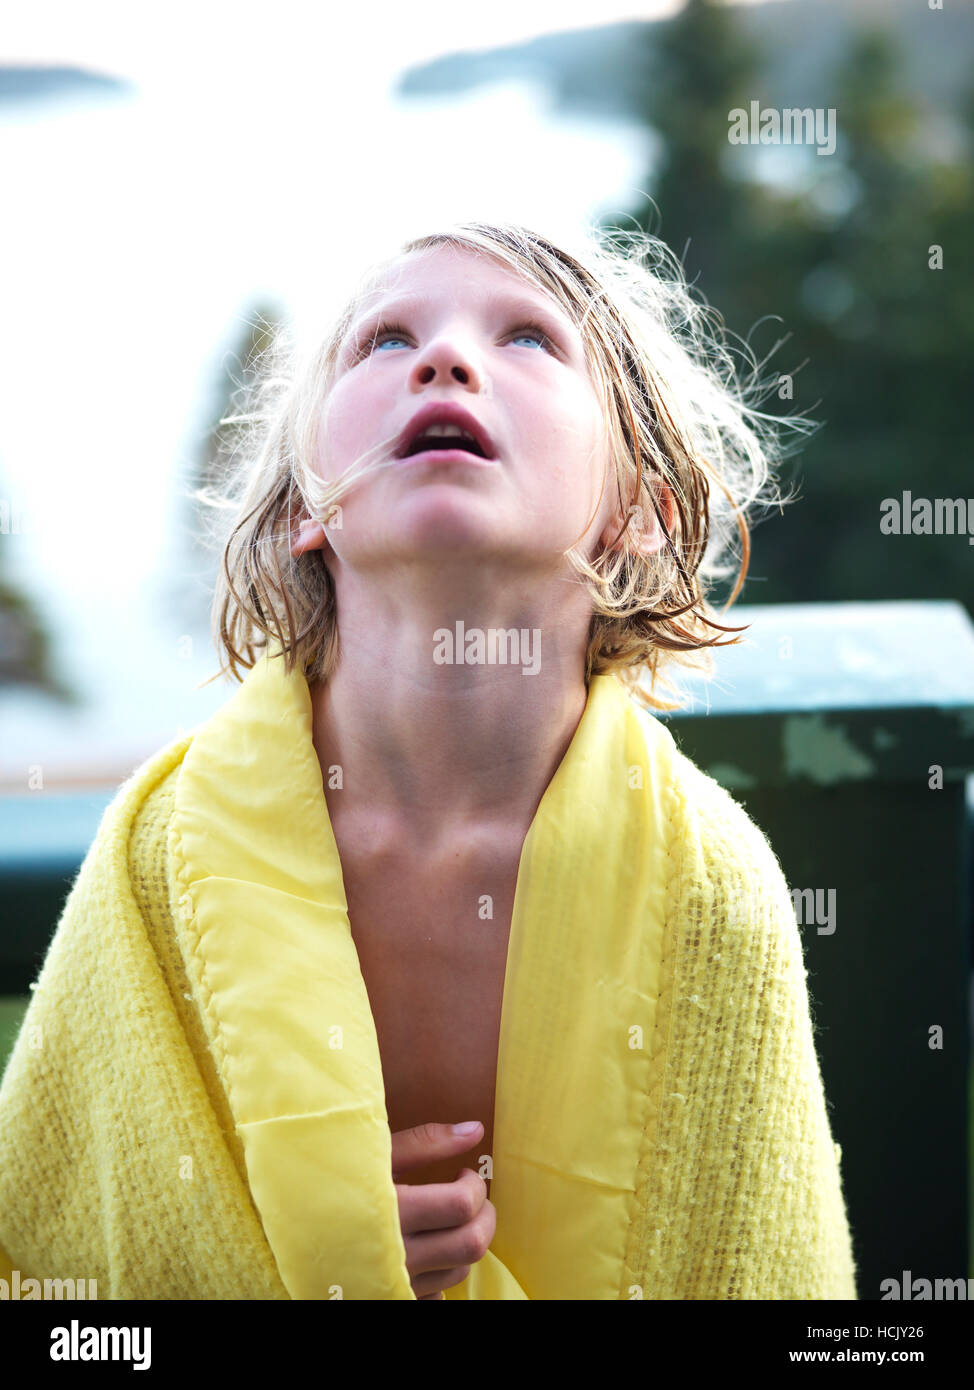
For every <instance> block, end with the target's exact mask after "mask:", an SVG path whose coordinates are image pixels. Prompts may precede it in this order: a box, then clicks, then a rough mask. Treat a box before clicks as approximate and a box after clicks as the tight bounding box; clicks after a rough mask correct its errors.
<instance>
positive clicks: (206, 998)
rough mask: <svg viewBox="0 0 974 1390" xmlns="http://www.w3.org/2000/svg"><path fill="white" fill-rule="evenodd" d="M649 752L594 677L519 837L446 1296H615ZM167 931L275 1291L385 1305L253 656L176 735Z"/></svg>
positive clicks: (625, 1189) (649, 721) (276, 746)
mask: <svg viewBox="0 0 974 1390" xmlns="http://www.w3.org/2000/svg"><path fill="white" fill-rule="evenodd" d="M673 749H674V745H673V742H672V738H671V736H670V734H669V733H668V731H667V730H666V729H665V728H664V727H663V726H662V725H661V724H660V723H659V722H658V721H657V720H656V719H655V718H654V717H652V716H651V715H648V714H645V713H643V712H642V711H640V710H638V709H637V707H636V706H635V704H634V703H633V702H632V701H631V700H630V699H629V697H628V695H627V694H626V692H625V690H624V688H623V687H622V686H621V685H620V684H619V683H618V681H616V680H615V678H614V677H611V676H596V677H593V679H592V682H591V686H590V691H589V698H588V702H587V704H586V707H585V711H584V713H583V715H582V719H581V722H580V723H579V726H578V729H577V730H576V733H575V737H574V739H573V740H572V743H571V745H570V747H569V749H568V751H567V753H566V755H565V757H564V759H563V760H562V763H561V765H560V766H559V768H558V770H557V772H556V773H555V776H554V778H553V779H552V781H551V783H550V784H549V786H548V788H547V790H546V791H545V794H544V796H543V798H542V800H541V804H540V806H539V807H538V811H537V814H536V816H535V819H534V821H533V823H532V825H531V828H530V830H529V832H528V835H527V837H526V839H525V842H524V847H523V850H522V854H521V861H520V866H519V871H518V878H517V888H516V893H515V900H514V912H513V918H512V924H511V935H510V942H509V947H508V959H507V968H506V975H505V983H504V997H503V1007H502V1012H501V1028H500V1043H499V1050H498V1070H497V1093H496V1107H495V1119H494V1153H493V1180H492V1182H491V1185H490V1198H491V1201H492V1202H493V1203H494V1205H495V1207H496V1208H497V1230H496V1233H495V1236H494V1240H493V1242H492V1245H491V1249H490V1251H488V1253H487V1255H486V1256H485V1257H484V1259H483V1260H481V1261H480V1262H479V1263H478V1264H477V1265H475V1266H474V1268H473V1269H472V1271H471V1274H470V1276H469V1277H468V1278H467V1279H466V1280H465V1281H464V1283H463V1284H462V1285H460V1286H459V1287H458V1288H455V1289H451V1290H448V1291H447V1294H446V1297H447V1298H448V1299H464V1298H467V1299H470V1298H473V1299H512V1298H558V1299H561V1298H586V1299H591V1298H623V1297H627V1296H628V1295H627V1293H626V1291H625V1289H624V1287H623V1265H624V1259H625V1251H626V1239H627V1233H628V1230H629V1225H630V1221H631V1219H632V1216H633V1214H634V1195H635V1194H634V1180H635V1174H636V1170H637V1166H638V1162H639V1157H640V1154H641V1153H642V1151H643V1146H644V1145H645V1143H646V1141H647V1135H648V1134H649V1133H650V1132H651V1130H652V1127H653V1125H654V1123H655V1115H654V1114H653V1113H652V1109H651V1107H652V1100H651V1097H652V1096H653V1095H654V1093H655V1089H656V1088H655V1087H654V1084H653V1083H654V1080H655V1078H656V1075H657V1071H658V1067H659V1064H660V1060H661V1059H660V1058H658V1057H655V1056H653V1055H651V1052H650V1040H651V1039H652V1038H653V1037H654V1035H655V1030H654V1027H653V1024H654V1019H655V1014H656V1007H657V996H658V982H659V967H660V954H661V948H662V936H663V922H664V911H665V891H666V884H667V881H668V873H669V865H670V849H669V845H668V825H669V818H668V814H667V807H666V804H665V800H666V795H667V794H668V789H669V787H670V784H671V780H672V779H671V775H670V769H671V758H672V755H673ZM170 850H171V853H172V856H173V865H174V871H175V875H176V881H177V883H178V887H179V902H178V906H179V912H178V913H177V932H178V934H179V937H180V943H181V946H182V948H183V951H184V953H185V954H186V956H187V959H190V960H191V961H192V962H193V964H194V977H195V978H196V979H197V980H198V982H199V983H198V988H199V991H200V1004H201V1008H202V1009H203V1012H204V1021H205V1023H206V1026H207V1030H208V1033H209V1035H210V1038H211V1042H212V1046H213V1051H214V1055H215V1057H216V1062H217V1066H218V1068H219V1070H220V1074H221V1077H222V1079H223V1082H224V1084H225V1086H226V1090H227V1096H228V1100H229V1104H230V1108H231V1111H232V1113H233V1116H234V1120H235V1122H236V1126H237V1130H238V1133H239V1135H240V1138H241V1141H242V1143H243V1147H244V1154H245V1159H246V1165H247V1174H248V1180H249V1184H250V1188H251V1192H252V1195H253V1199H254V1203H255V1205H256V1208H257V1210H258V1212H259V1214H260V1217H261V1221H262V1223H263V1227H264V1232H265V1235H266V1237H267V1240H268V1243H269V1245H270V1247H271V1249H272V1251H273V1253H274V1256H275V1259H276V1261H277V1265H278V1268H279V1270H280V1274H281V1279H282V1281H283V1283H284V1285H285V1287H286V1288H287V1290H288V1292H289V1293H290V1294H291V1296H292V1297H293V1298H314V1299H329V1298H336V1297H342V1298H355V1299H362V1298H367V1299H397V1298H402V1299H410V1298H413V1297H414V1294H413V1292H412V1289H411V1287H410V1283H409V1277H408V1274H407V1271H406V1264H405V1247H404V1245H403V1240H402V1235H401V1232H400V1229H399V1219H398V1204H397V1201H396V1193H395V1188H394V1185H393V1182H392V1151H391V1136H390V1133H389V1124H388V1115H387V1112H386V1105H385V1091H384V1087H383V1081H382V1069H381V1060H380V1055H379V1048H378V1040H377V1037H376V1032H375V1026H374V1022H373V1018H372V1013H371V1008H370V1005H369V999H368V994H367V991H366V987H365V981H364V979H363V976H362V972H361V968H360V965H359V960H358V954H357V952H356V949H355V944H354V941H353V939H352V934H351V927H350V923H349V918H348V906H347V901H346V897H345V890H344V882H343V878H342V870H341V863H340V860H339V856H338V849H337V845H336V843H335V837H334V834H333V832H332V828H331V823H330V820H329V817H328V808H327V803H326V800H325V796H324V791H323V788H322V780H321V769H320V765H319V763H318V759H317V756H316V754H315V750H314V745H313V742H312V723H311V697H310V692H309V690H308V685H307V681H306V680H305V678H304V676H303V675H302V674H301V672H300V671H293V672H291V674H290V675H288V674H286V673H285V671H284V666H283V662H282V660H281V659H280V658H279V657H277V656H274V655H265V656H264V657H263V658H261V660H260V661H258V663H257V665H256V666H255V667H254V668H253V670H252V671H251V672H250V673H249V674H248V676H247V679H246V680H245V682H244V684H243V685H242V686H241V687H240V688H239V689H238V690H237V691H236V692H235V693H234V694H233V696H232V697H231V698H230V699H229V700H228V701H227V703H226V704H225V705H224V706H223V707H222V708H221V709H220V710H219V711H218V712H217V714H216V715H214V716H213V717H212V718H211V719H210V720H209V721H208V722H207V723H205V724H204V725H203V726H202V727H201V728H200V729H199V730H198V731H197V733H196V735H195V737H194V739H193V742H192V744H191V745H190V748H189V750H188V752H187V754H186V757H185V759H184V761H183V765H182V770H181V774H180V778H179V782H178V787H177V792H176V808H175V814H174V816H173V820H172V824H171V828H170Z"/></svg>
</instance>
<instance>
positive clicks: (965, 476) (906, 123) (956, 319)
mask: <svg viewBox="0 0 974 1390" xmlns="http://www.w3.org/2000/svg"><path fill="white" fill-rule="evenodd" d="M652 28H653V30H656V31H657V32H655V33H651V32H650V28H649V26H648V27H647V44H649V45H651V48H652V55H651V59H650V62H651V66H652V68H653V69H654V70H655V78H654V80H653V81H652V82H651V83H649V84H647V88H646V96H645V104H644V108H643V110H642V111H641V112H640V114H642V115H643V116H644V118H645V119H646V120H647V122H648V123H649V124H650V125H651V126H652V127H653V128H654V130H655V131H656V132H657V133H658V134H659V135H661V136H662V138H663V141H664V157H663V160H662V162H661V166H660V169H659V171H658V173H657V174H656V176H655V178H653V179H651V180H650V187H651V188H652V192H653V196H654V199H655V201H656V204H657V208H658V212H657V210H656V209H654V208H650V209H648V210H647V209H641V210H634V212H633V213H632V215H631V216H630V217H629V218H606V219H604V222H603V225H604V226H605V227H606V228H608V229H613V228H615V227H617V226H618V227H620V228H621V229H623V230H624V229H625V226H626V225H631V223H632V222H633V221H635V222H637V223H638V224H639V225H640V226H642V227H644V228H645V229H647V230H649V231H651V232H655V233H656V234H657V235H660V236H662V237H663V238H664V239H665V240H666V241H667V243H668V244H669V245H670V246H671V247H672V249H673V250H674V251H675V252H676V254H677V255H679V256H680V257H681V258H682V259H683V260H684V263H685V267H686V271H687V275H688V278H689V279H690V280H691V281H692V282H693V283H694V284H695V285H696V288H697V289H698V291H699V292H700V293H701V294H702V295H703V296H705V297H706V299H707V300H708V301H709V302H710V303H711V304H713V305H714V306H715V307H716V308H717V309H719V311H720V314H721V317H722V318H723V320H724V322H725V324H726V325H727V327H728V329H729V330H730V331H731V332H732V333H733V334H737V335H739V336H740V337H742V338H745V339H747V340H748V341H749V342H750V343H751V345H752V347H753V348H754V350H755V354H756V356H757V357H758V359H759V360H762V359H763V358H764V357H765V356H766V355H767V351H768V348H769V347H772V346H774V344H773V343H768V344H767V345H764V344H763V343H762V339H764V338H765V337H766V336H768V334H769V328H768V325H767V320H768V319H769V316H780V318H781V320H782V321H783V327H782V326H781V325H779V326H778V327H777V328H774V329H772V330H770V332H771V333H772V334H773V335H774V336H775V337H777V338H778V339H779V340H780V338H781V337H782V334H784V337H785V340H786V341H788V342H789V343H790V348H789V353H791V352H792V351H793V352H794V353H795V354H796V356H797V357H799V358H800V359H801V360H800V361H794V360H791V358H790V357H786V355H785V354H784V353H783V352H779V353H775V354H773V357H772V359H771V362H770V363H769V364H768V366H767V367H766V372H767V373H769V374H771V375H772V376H773V375H774V373H776V372H792V373H795V379H794V399H793V400H791V401H787V402H782V403H778V402H777V400H776V397H775V396H774V395H772V396H771V397H769V398H768V401H767V403H766V405H765V407H764V408H765V409H767V410H769V411H770V412H772V413H774V412H775V411H778V412H779V413H788V412H790V411H791V410H807V411H808V412H809V413H810V414H811V416H812V417H813V418H814V419H817V420H821V421H823V422H824V424H825V426H826V427H825V428H824V429H822V430H821V431H820V432H819V433H818V434H817V435H815V436H814V437H813V438H812V439H811V440H810V441H809V442H808V443H807V444H806V445H805V448H804V451H803V453H802V455H801V457H800V459H798V460H796V461H795V462H794V463H789V464H786V465H785V468H784V469H783V471H782V476H783V478H784V479H785V480H788V481H791V480H792V479H795V480H797V482H798V483H799V487H798V492H799V501H798V502H797V503H795V504H793V505H792V506H789V507H786V508H785V511H784V514H783V516H781V515H779V514H777V513H775V514H772V516H771V517H770V518H769V519H768V520H767V523H766V524H765V525H764V526H763V527H762V529H761V531H760V534H759V536H757V537H756V538H755V551H754V555H753V557H752V565H751V571H750V574H751V577H752V579H754V580H755V581H756V584H757V586H758V587H757V588H756V587H755V586H754V585H753V584H750V583H749V584H748V585H747V586H746V587H745V590H744V599H745V601H751V602H786V601H799V600H802V601H813V600H840V599H878V598H957V597H959V598H961V599H962V600H963V601H965V602H967V603H968V605H969V606H971V611H972V612H974V587H972V585H971V582H970V556H971V550H970V547H969V545H968V538H967V535H966V534H964V535H954V536H951V535H941V536H936V535H930V536H889V535H884V534H883V533H882V532H881V531H880V525H879V523H880V518H881V512H880V504H881V502H882V501H883V499H884V498H887V497H895V498H900V497H901V495H902V493H903V492H904V491H909V492H911V493H912V494H913V496H914V497H928V498H934V497H940V498H964V499H966V498H967V497H968V496H969V495H970V494H974V488H972V487H971V485H970V478H971V470H970V465H969V464H968V462H967V460H966V450H965V445H966V429H967V392H968V389H969V388H968V378H969V374H970V366H971V362H972V334H974V270H972V266H971V261H970V258H969V257H968V256H967V254H966V247H967V244H968V242H969V239H970V227H971V225H972V213H974V179H972V174H971V167H970V163H969V160H968V159H967V150H968V149H969V148H970V141H971V135H972V131H974V88H972V93H971V97H970V98H969V99H968V100H967V102H966V103H965V106H964V110H963V115H962V121H963V129H962V130H960V131H956V130H955V132H954V135H955V140H954V148H952V149H948V148H941V146H940V143H938V132H940V136H939V139H940V141H942V132H943V130H944V129H945V128H949V122H948V125H947V127H945V125H944V123H943V116H944V113H940V112H937V111H935V110H930V109H929V108H927V107H926V106H925V105H924V103H923V102H922V101H920V100H919V99H918V98H917V97H916V96H915V95H914V94H913V93H911V92H910V91H909V90H908V88H907V86H906V80H905V77H904V75H903V63H902V61H901V54H900V52H899V50H898V48H897V45H896V42H895V40H894V39H893V38H892V37H891V36H890V34H889V33H888V32H887V31H885V30H875V31H873V30H871V29H868V28H866V29H861V30H859V31H857V32H856V34H855V36H854V41H853V43H852V44H851V45H850V46H848V47H847V49H846V51H845V53H844V54H843V56H842V58H841V60H840V61H839V62H838V65H837V67H836V70H835V71H834V72H832V73H830V74H826V75H825V77H823V80H822V81H821V83H820V87H821V90H822V94H823V95H822V103H823V105H824V106H826V107H828V106H831V107H834V109H835V111H836V124H837V130H838V139H837V147H836V151H835V153H834V154H832V155H830V156H827V157H823V156H818V155H816V153H815V152H814V150H812V149H809V148H808V147H807V146H806V147H797V146H796V147H792V148H791V149H787V150H784V151H783V152H782V153H783V154H784V157H785V159H786V160H787V161H788V163H789V165H790V169H789V173H790V174H791V177H789V178H788V180H787V182H785V181H782V180H781V179H780V178H779V179H778V180H777V181H771V179H770V178H769V177H768V174H767V172H766V171H765V170H763V169H762V168H761V159H760V157H759V151H760V150H761V147H760V146H732V145H730V144H729V141H728V129H729V113H730V112H731V111H732V110H733V109H734V108H735V107H744V108H745V109H747V108H748V105H749V102H750V101H751V100H752V99H755V98H757V99H758V100H759V101H760V100H761V97H762V88H765V87H766V85H767V77H768V73H767V70H766V68H765V66H764V63H765V57H764V55H763V54H762V53H761V52H760V51H759V50H756V49H755V48H754V47H753V45H752V43H751V42H750V39H748V41H747V42H745V37H744V33H743V30H742V28H741V21H740V19H739V17H738V15H737V14H736V13H735V11H734V9H733V8H730V7H725V6H722V5H714V4H711V3H707V0H690V3H688V4H687V6H686V7H685V9H684V10H682V11H681V12H680V14H679V15H677V16H676V17H675V18H674V19H672V20H670V21H668V22H667V23H665V24H663V25H661V26H652ZM643 61H645V59H643ZM825 78H827V79H828V80H825ZM829 92H831V96H829V95H828V93H829ZM762 104H765V103H762ZM796 104H797V103H796ZM802 104H807V103H802ZM796 175H797V177H796ZM931 248H934V249H931ZM935 248H941V249H942V257H943V268H942V269H937V268H934V267H935V266H936V264H937V251H936V249H935ZM772 366H773V367H774V373H772V372H771V367H772ZM799 372H800V373H801V374H800V375H798V373H799ZM970 510H971V512H972V514H974V498H972V502H971V509H970ZM970 524H971V525H972V526H974V515H972V517H971V523H970Z"/></svg>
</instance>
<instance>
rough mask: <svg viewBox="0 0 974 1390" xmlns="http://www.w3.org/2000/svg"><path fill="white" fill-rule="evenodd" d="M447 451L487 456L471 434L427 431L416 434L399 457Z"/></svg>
mask: <svg viewBox="0 0 974 1390" xmlns="http://www.w3.org/2000/svg"><path fill="white" fill-rule="evenodd" d="M447 451H449V452H450V453H464V454H473V455H474V457H475V458H481V459H485V458H487V454H486V453H485V452H484V450H483V448H482V447H481V444H480V442H479V440H477V439H474V437H473V435H469V434H464V435H459V434H428V433H423V434H419V435H417V436H416V438H415V439H414V440H413V441H412V443H411V444H410V445H409V446H408V447H407V449H406V452H405V453H404V454H402V455H401V457H402V458H412V457H413V455H414V454H425V453H433V452H447Z"/></svg>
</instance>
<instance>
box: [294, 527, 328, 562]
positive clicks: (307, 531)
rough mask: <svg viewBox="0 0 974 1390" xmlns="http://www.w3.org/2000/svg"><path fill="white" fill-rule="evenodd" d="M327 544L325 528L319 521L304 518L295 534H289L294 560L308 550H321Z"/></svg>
mask: <svg viewBox="0 0 974 1390" xmlns="http://www.w3.org/2000/svg"><path fill="white" fill-rule="evenodd" d="M327 544H328V538H327V536H326V535H325V528H324V527H323V526H322V524H321V522H320V521H312V520H311V518H310V517H305V519H304V520H303V521H302V522H301V524H300V525H299V527H298V529H297V531H296V532H292V533H291V554H292V555H293V556H294V558H295V559H297V557H298V556H299V555H304V554H306V553H307V552H308V551H309V550H323V549H324V548H325V546H326V545H327Z"/></svg>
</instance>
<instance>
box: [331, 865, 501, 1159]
mask: <svg viewBox="0 0 974 1390" xmlns="http://www.w3.org/2000/svg"><path fill="white" fill-rule="evenodd" d="M516 882H517V865H516V864H513V865H510V864H506V865H504V864H501V863H495V864H494V865H493V866H492V867H488V868H486V869H484V870H483V871H481V872H479V873H471V872H470V870H469V867H464V869H462V870H461V871H460V872H457V873H454V872H450V871H444V870H443V869H442V868H440V869H439V870H436V869H435V868H433V867H432V866H427V867H426V871H425V872H424V870H423V868H422V866H415V867H409V868H403V867H402V866H399V867H398V868H393V867H392V866H389V867H388V871H387V872H383V873H379V872H375V871H374V870H373V871H372V872H370V873H368V874H366V875H363V876H358V875H356V874H355V873H354V872H353V873H351V874H349V873H346V883H345V889H346V895H347V898H348V907H349V920H350V923H351V928H352V938H353V940H354V942H355V946H356V950H357V951H358V957H359V964H360V966H361V969H362V975H363V978H364V981H365V986H366V990H367V992H368V996H369V1003H370V1005H371V1009H372V1016H373V1019H374V1022H375V1028H376V1034H377V1037H378V1043H379V1053H380V1057H381V1060H382V1074H383V1082H384V1085H385V1092H386V1108H387V1110H388V1114H389V1124H390V1128H391V1130H392V1132H393V1133H395V1132H396V1131H398V1130H402V1129H411V1128H412V1127H413V1126H415V1125H421V1124H426V1123H428V1122H434V1123H438V1124H456V1123H458V1122H460V1121H462V1120H480V1122H481V1123H482V1124H483V1126H484V1134H483V1137H482V1138H481V1139H480V1140H478V1141H477V1143H476V1145H475V1146H474V1147H472V1148H471V1149H470V1150H469V1152H468V1153H466V1154H461V1155H459V1156H458V1157H456V1158H455V1159H450V1160H443V1161H441V1162H438V1163H435V1164H431V1165H429V1166H428V1167H426V1168H423V1169H416V1170H414V1171H413V1172H411V1173H409V1174H407V1175H404V1176H403V1178H402V1181H404V1182H410V1183H414V1182H448V1181H451V1180H452V1179H453V1178H455V1177H456V1175H457V1174H458V1173H459V1171H460V1169H461V1167H469V1168H473V1169H475V1170H481V1169H482V1167H483V1165H482V1162H481V1159H482V1156H483V1155H489V1154H490V1153H491V1152H492V1143H493V1126H494V1097H495V1089H496V1078H497V1047H498V1041H499V1035H500V1017H501V1004H502V1001H503V992H504V977H505V970H506V965H507V948H508V940H509V936H510V925H511V914H512V910H513V905H514V892H515V887H516ZM485 1176H486V1174H485Z"/></svg>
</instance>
